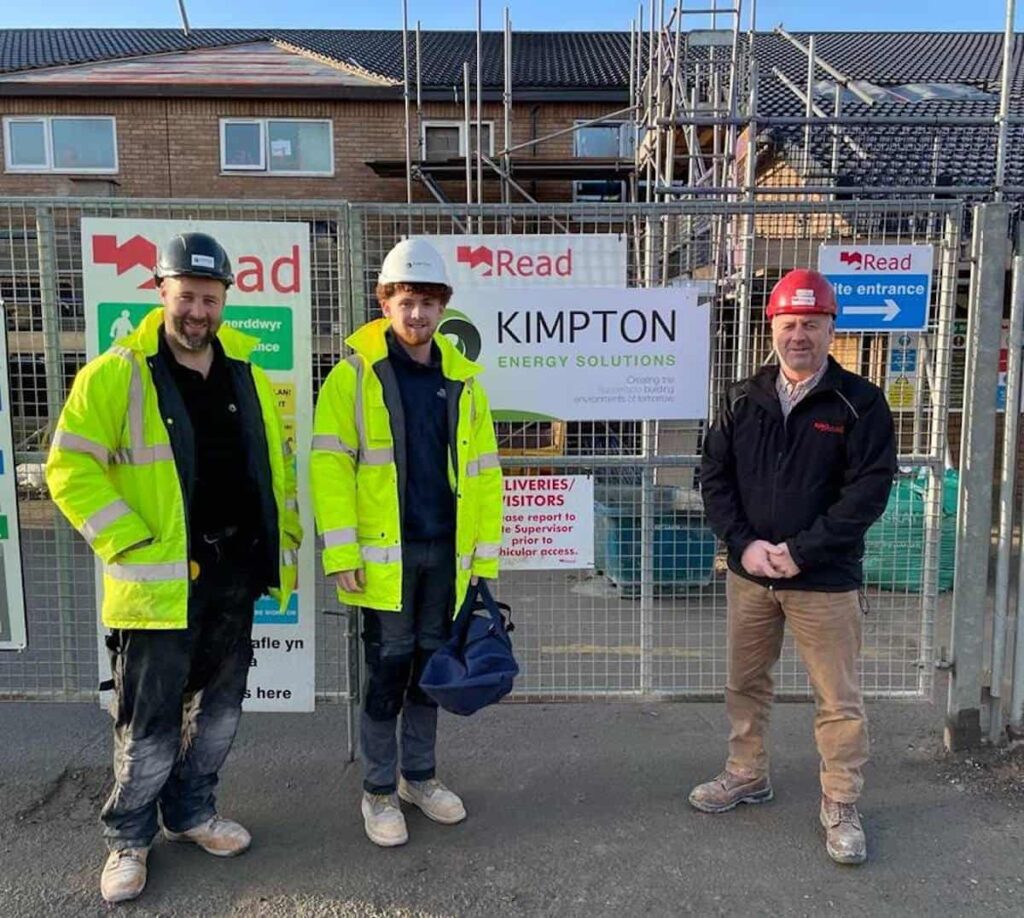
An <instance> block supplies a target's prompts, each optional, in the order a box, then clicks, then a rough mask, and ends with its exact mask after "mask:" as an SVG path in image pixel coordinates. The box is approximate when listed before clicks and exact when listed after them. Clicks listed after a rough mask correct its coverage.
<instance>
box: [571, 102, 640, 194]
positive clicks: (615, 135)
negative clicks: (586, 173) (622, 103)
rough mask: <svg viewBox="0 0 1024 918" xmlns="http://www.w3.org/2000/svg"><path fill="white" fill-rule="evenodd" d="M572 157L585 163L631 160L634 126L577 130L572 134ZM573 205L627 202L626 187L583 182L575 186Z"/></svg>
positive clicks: (618, 123)
mask: <svg viewBox="0 0 1024 918" xmlns="http://www.w3.org/2000/svg"><path fill="white" fill-rule="evenodd" d="M572 136H573V155H574V156H576V157H579V158H582V159H589V158H594V159H632V158H633V149H634V129H633V124H632V123H631V122H628V121H613V122H606V123H604V124H590V125H587V126H586V127H578V128H576V131H575V132H574V133H573V135H572ZM572 198H573V200H574V201H612V202H615V201H624V200H625V199H626V183H625V182H620V181H592V180H587V181H582V182H573V183H572Z"/></svg>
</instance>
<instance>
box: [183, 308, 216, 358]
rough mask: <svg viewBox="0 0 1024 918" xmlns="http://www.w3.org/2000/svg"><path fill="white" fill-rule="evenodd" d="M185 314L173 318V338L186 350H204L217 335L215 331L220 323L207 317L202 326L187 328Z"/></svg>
mask: <svg viewBox="0 0 1024 918" xmlns="http://www.w3.org/2000/svg"><path fill="white" fill-rule="evenodd" d="M186 321H187V317H186V316H176V317H175V318H174V339H175V341H177V342H178V344H180V345H181V346H182V347H183V348H184V349H185V350H186V351H195V352H199V351H204V350H206V348H207V347H209V346H210V344H211V343H212V342H213V339H214V338H215V337H217V331H218V329H219V328H220V323H219V322H218V323H217V324H216V325H215V324H214V323H213V321H212V320H211V319H207V320H206V323H205V325H204V327H202V328H197V327H193V329H192V330H189V329H188V327H187V326H186V324H185V323H186Z"/></svg>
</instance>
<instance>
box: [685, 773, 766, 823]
mask: <svg viewBox="0 0 1024 918" xmlns="http://www.w3.org/2000/svg"><path fill="white" fill-rule="evenodd" d="M774 796H775V793H774V791H772V784H771V781H769V780H768V777H767V776H765V777H763V778H743V777H741V776H740V775H736V774H733V773H732V772H731V771H723V772H722V773H721V774H720V775H718V776H717V777H716V778H712V779H711V780H710V781H705V782H704V783H703V784H698V785H697V786H696V787H695V788H694V789H693V790H692V791H690V798H689V799H690V806H692V807H694V809H698V810H700V811H701V812H702V813H726V812H728V811H729V810H732V809H735V808H736V807H737V806H738V805H739V804H741V803H767V802H768V801H769V800H771V799H772V797H774Z"/></svg>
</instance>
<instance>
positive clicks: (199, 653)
mask: <svg viewBox="0 0 1024 918" xmlns="http://www.w3.org/2000/svg"><path fill="white" fill-rule="evenodd" d="M240 554H241V551H240V550H237V551H235V552H230V551H229V552H227V553H226V554H224V555H222V556H220V557H209V558H204V559H203V560H201V561H200V565H201V568H200V574H199V578H198V579H197V580H195V581H194V582H193V584H192V595H191V598H190V599H189V608H188V627H187V628H186V629H183V630H174V631H168V630H142V629H130V630H118V631H114V632H113V633H112V634H111V635H110V636H109V637H108V638H107V648H108V649H109V651H110V659H111V670H112V672H113V677H114V692H115V699H114V705H115V710H113V711H112V713H113V714H114V717H115V725H114V789H113V791H112V792H111V794H110V797H109V799H108V800H107V802H106V804H105V805H104V807H103V810H102V812H101V814H100V818H101V820H102V822H103V827H104V828H103V834H104V837H105V839H106V842H107V847H108V848H110V849H111V850H118V849H121V848H144V847H146V846H147V845H149V844H150V843H151V842H152V840H153V837H154V836H155V835H156V833H157V830H158V822H157V819H158V813H159V816H160V817H161V818H162V819H163V824H164V826H165V827H166V828H167V829H169V830H170V831H172V832H184V831H186V830H188V829H191V828H193V827H194V826H197V825H199V824H200V823H202V822H205V821H206V820H207V819H209V818H210V817H211V816H213V815H214V814H215V813H216V797H215V791H216V787H217V776H218V772H219V771H220V769H221V767H222V765H223V764H224V760H225V759H226V758H227V754H228V750H229V749H230V748H231V743H232V741H233V740H234V738H235V731H236V730H237V728H238V721H239V718H240V716H241V712H242V700H243V697H244V695H245V685H246V680H247V679H248V676H249V667H250V664H251V662H252V620H253V604H254V602H255V600H256V597H257V596H258V595H259V594H260V593H261V592H262V590H261V589H259V588H257V587H255V586H254V577H253V574H252V573H251V572H250V568H249V564H248V563H247V560H248V559H247V557H240V556H239V555H240Z"/></svg>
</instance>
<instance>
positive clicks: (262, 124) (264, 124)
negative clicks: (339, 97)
mask: <svg viewBox="0 0 1024 918" xmlns="http://www.w3.org/2000/svg"><path fill="white" fill-rule="evenodd" d="M272 121H286V122H289V123H292V124H295V123H300V124H326V125H327V145H328V148H329V152H330V155H331V165H330V168H329V169H327V170H326V171H322V172H313V171H310V170H308V169H271V168H270V157H269V155H268V154H269V145H270V122H272ZM229 124H256V125H259V129H260V162H259V165H250V166H229V165H228V164H227V163H226V162H225V161H224V154H225V152H226V146H225V144H224V137H225V134H226V126H227V125H229ZM220 174H221V175H262V176H269V177H271V178H273V177H276V176H285V177H288V178H324V177H325V176H326V177H328V178H330V177H332V176H333V175H334V120H333V119H332V118H290V117H288V116H287V115H282V116H274V117H269V118H221V119H220Z"/></svg>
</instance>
